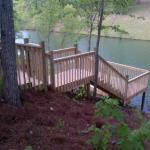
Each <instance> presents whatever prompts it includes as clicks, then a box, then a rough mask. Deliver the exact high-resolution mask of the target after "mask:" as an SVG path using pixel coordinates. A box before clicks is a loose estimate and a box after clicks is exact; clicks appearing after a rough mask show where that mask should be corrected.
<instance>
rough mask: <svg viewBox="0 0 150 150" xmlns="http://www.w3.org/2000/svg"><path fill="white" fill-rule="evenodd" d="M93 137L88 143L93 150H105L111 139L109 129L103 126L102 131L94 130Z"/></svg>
mask: <svg viewBox="0 0 150 150" xmlns="http://www.w3.org/2000/svg"><path fill="white" fill-rule="evenodd" d="M93 130H94V135H93V136H92V138H91V139H90V140H89V141H88V143H90V144H92V145H93V146H94V149H95V150H106V149H107V145H108V142H109V139H110V137H111V134H112V133H111V129H110V127H109V126H103V128H102V129H99V128H94V129H93Z"/></svg>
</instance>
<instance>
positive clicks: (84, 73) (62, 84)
mask: <svg viewBox="0 0 150 150" xmlns="http://www.w3.org/2000/svg"><path fill="white" fill-rule="evenodd" d="M94 55H95V52H88V53H83V54H77V55H73V56H68V57H63V58H57V59H54V60H53V63H54V67H53V68H54V74H55V76H54V79H53V80H54V81H55V82H53V83H55V85H54V87H55V88H56V89H57V90H59V91H62V92H65V91H69V90H70V89H74V88H76V87H78V86H80V85H85V84H87V83H90V81H91V80H92V79H93V75H94V70H93V69H94V67H93V66H94Z"/></svg>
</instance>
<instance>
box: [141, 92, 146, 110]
mask: <svg viewBox="0 0 150 150" xmlns="http://www.w3.org/2000/svg"><path fill="white" fill-rule="evenodd" d="M145 95H146V92H143V95H142V102H141V111H143V109H144V103H145Z"/></svg>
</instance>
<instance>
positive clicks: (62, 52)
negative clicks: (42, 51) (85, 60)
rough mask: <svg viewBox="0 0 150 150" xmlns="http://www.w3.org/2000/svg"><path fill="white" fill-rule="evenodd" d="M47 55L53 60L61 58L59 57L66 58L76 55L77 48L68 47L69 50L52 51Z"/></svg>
mask: <svg viewBox="0 0 150 150" xmlns="http://www.w3.org/2000/svg"><path fill="white" fill-rule="evenodd" d="M47 54H48V55H52V56H53V58H54V59H55V58H61V57H66V56H70V55H75V54H77V48H76V47H70V48H64V49H58V50H52V51H49V52H48V53H47Z"/></svg>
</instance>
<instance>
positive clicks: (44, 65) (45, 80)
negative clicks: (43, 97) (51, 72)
mask: <svg viewBox="0 0 150 150" xmlns="http://www.w3.org/2000/svg"><path fill="white" fill-rule="evenodd" d="M40 45H41V49H42V65H43V89H44V91H45V92H47V90H48V89H47V76H46V57H45V42H44V41H41V42H40Z"/></svg>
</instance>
